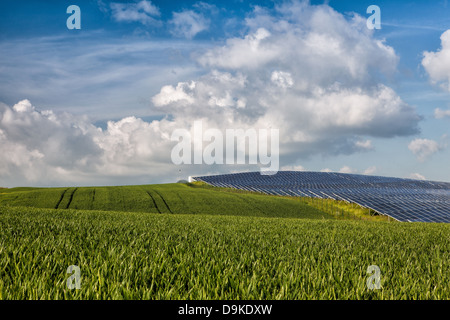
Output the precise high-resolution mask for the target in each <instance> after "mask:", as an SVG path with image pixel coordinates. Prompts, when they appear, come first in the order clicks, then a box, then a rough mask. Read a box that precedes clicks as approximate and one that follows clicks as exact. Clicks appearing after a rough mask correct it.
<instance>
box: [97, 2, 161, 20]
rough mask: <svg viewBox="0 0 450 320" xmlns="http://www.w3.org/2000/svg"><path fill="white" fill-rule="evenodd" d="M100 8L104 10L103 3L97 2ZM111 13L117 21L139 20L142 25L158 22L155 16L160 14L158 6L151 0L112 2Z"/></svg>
mask: <svg viewBox="0 0 450 320" xmlns="http://www.w3.org/2000/svg"><path fill="white" fill-rule="evenodd" d="M99 6H100V9H101V10H102V9H103V10H104V4H103V3H102V2H99ZM110 8H111V14H112V16H113V18H114V20H116V21H118V22H140V23H142V24H144V25H152V24H159V23H160V22H159V21H158V20H156V19H155V17H159V16H160V12H159V9H158V7H156V6H155V5H153V4H152V2H151V1H146V0H141V1H139V2H136V3H120V2H112V3H111V4H110Z"/></svg>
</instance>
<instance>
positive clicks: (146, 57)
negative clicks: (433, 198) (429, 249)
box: [0, 0, 450, 187]
mask: <svg viewBox="0 0 450 320" xmlns="http://www.w3.org/2000/svg"><path fill="white" fill-rule="evenodd" d="M73 4H74V5H78V6H79V7H80V9H81V29H80V30H69V29H67V27H66V20H67V18H68V17H69V16H70V15H69V14H67V13H66V9H67V7H68V6H69V5H73ZM373 4H375V5H378V6H379V7H380V9H381V27H382V28H381V29H380V30H368V29H367V28H366V29H365V28H364V25H365V20H366V19H367V18H368V17H369V16H370V14H367V13H366V9H367V7H368V6H370V5H373ZM320 19H323V21H321V20H320ZM449 29H450V4H448V2H447V1H433V2H430V1H339V0H335V1H333V0H330V1H311V2H304V1H204V2H202V1H156V0H155V1H127V2H124V1H106V0H104V1H94V0H91V1H81V0H80V1H56V0H55V1H45V2H37V1H22V2H20V4H19V3H15V2H12V1H7V2H6V1H2V2H0V142H1V144H0V151H1V155H0V157H1V159H0V163H1V165H0V185H2V186H8V187H12V186H19V185H36V186H59V185H69V184H71V185H111V184H134V183H136V184H138V183H159V182H172V181H174V180H177V179H179V178H186V176H187V175H191V174H192V175H199V174H210V173H211V174H214V173H226V172H235V171H239V170H255V169H257V168H256V167H254V166H232V165H228V166H225V165H224V166H220V165H215V166H207V165H182V166H176V165H174V164H173V163H172V161H171V158H170V152H171V149H172V148H173V146H174V142H173V141H170V139H169V138H168V137H170V134H171V132H172V131H173V130H174V129H176V128H185V129H187V130H189V129H191V128H192V123H193V121H195V120H198V119H205V121H208V126H209V127H211V128H218V129H220V130H225V129H227V128H229V127H240V128H252V127H258V126H263V127H264V126H266V125H267V126H268V125H269V124H270V126H275V127H277V128H280V130H281V131H280V149H281V154H280V164H281V168H282V169H286V170H288V169H294V170H310V171H320V170H331V171H341V172H354V173H366V174H376V175H386V176H395V177H404V178H426V179H429V180H439V181H450V170H449V169H448V168H449V165H448V163H449V160H450V148H449V147H448V146H447V145H448V141H449V140H448V139H449V137H448V135H449V134H450V132H449V125H450V111H449V110H450V104H449V97H450V86H449V81H450V45H449V46H447V47H445V45H444V42H445V41H442V42H441V37H443V39H444V40H445V39H447V38H445V36H444V34H445V32H446V31H447V30H449ZM261 30H264V31H261ZM258 37H259V38H258ZM449 38H450V37H449ZM252 39H253V40H252ZM255 39H256V40H255ZM252 41H253V42H252ZM255 41H256V42H255ZM255 43H256V45H255ZM443 45H444V47H443ZM447 50H448V51H447ZM316 52H318V53H317V54H316ZM424 52H428V58H427V59H425V55H424ZM274 76H276V77H275V78H277V77H278V78H277V79H282V80H283V81H284V82H283V83H284V84H285V83H286V80H287V79H288V80H289V81H291V82H292V85H289V86H285V85H279V84H280V83H279V82H278V87H277V86H276V84H277V83H276V82H274ZM239 79H245V81H244V80H243V82H242V83H241V82H239ZM270 79H272V81H271V80H270ZM289 81H288V82H289ZM238 82H239V85H238V84H237V83H238ZM244 82H245V83H244ZM192 83H195V88H194V87H190V86H189V85H190V84H192ZM289 83H290V82H289ZM164 88H165V89H164ZM225 93H226V94H227V95H228V96H225ZM206 96H207V97H208V98H206ZM180 97H188V98H189V103H187V102H186V101H187V100H186V99H185V100H184V102H183V100H182V98H180ZM226 97H231V98H230V99H231V100H233V101H245V102H246V103H245V108H239V107H237V106H236V105H233V104H232V103H231V104H229V105H227V106H225V107H223V106H221V105H220V104H219V103H216V105H211V103H210V102H211V101H212V100H211V99H213V100H214V99H215V100H214V101H226ZM180 99H181V100H180ZM224 99H225V100H224ZM333 99H335V100H333ZM334 102H336V103H334ZM205 125H206V123H205Z"/></svg>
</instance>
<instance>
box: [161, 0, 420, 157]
mask: <svg viewBox="0 0 450 320" xmlns="http://www.w3.org/2000/svg"><path fill="white" fill-rule="evenodd" d="M276 10H277V15H271V14H269V13H268V11H267V10H261V9H258V8H257V9H255V12H254V13H253V15H252V16H251V17H250V18H248V19H247V20H246V21H247V26H248V28H249V32H248V34H246V35H244V36H243V37H242V38H231V39H228V40H227V41H226V43H225V44H224V45H223V46H219V47H215V48H212V49H210V50H207V51H206V53H205V54H203V55H201V56H199V57H198V59H197V60H198V62H199V63H200V65H202V66H203V67H204V69H205V74H204V75H203V76H201V77H199V78H197V79H195V83H196V85H195V88H193V89H191V88H187V87H186V86H185V85H183V83H184V82H180V83H179V84H178V85H172V86H171V88H179V86H180V89H181V90H183V91H184V94H185V95H186V96H189V99H188V100H189V104H187V103H185V104H180V103H179V101H178V100H177V99H178V98H177V96H179V95H180V94H181V92H179V91H177V90H174V89H173V90H172V89H171V90H168V88H167V87H163V89H162V90H161V92H160V93H159V94H157V95H156V96H154V103H156V104H157V105H158V106H160V107H163V108H164V110H165V111H166V112H168V113H170V114H171V115H172V116H174V118H175V121H176V119H185V120H186V119H190V120H191V121H192V120H193V119H196V118H207V119H208V120H209V122H210V123H211V124H212V125H214V126H215V127H216V128H220V129H225V128H228V127H239V128H247V127H255V128H261V127H263V128H268V127H271V128H277V129H280V137H281V142H282V144H283V145H284V146H282V156H284V160H285V163H289V162H291V163H295V162H296V161H297V160H298V159H300V158H304V157H308V156H310V155H314V154H328V155H330V154H331V155H335V154H352V153H355V152H362V151H370V150H372V149H373V147H372V144H371V140H370V139H367V138H369V137H382V138H391V137H395V136H408V135H411V134H415V133H418V131H419V129H418V122H419V121H420V120H421V117H420V116H418V115H417V113H416V112H415V110H414V108H412V107H411V106H409V105H408V104H407V103H405V102H404V101H403V100H402V99H401V98H400V97H399V96H398V95H397V94H396V92H395V91H394V90H393V89H391V88H389V87H388V86H386V85H384V84H382V83H381V78H378V76H376V75H377V74H379V72H382V73H384V74H385V75H390V74H392V73H394V72H395V70H396V65H397V61H398V57H397V56H396V54H395V52H394V50H393V49H392V48H391V47H389V46H387V45H386V44H385V43H383V42H381V41H379V40H376V39H374V38H373V37H372V33H371V32H369V31H368V30H367V27H366V24H365V19H363V18H362V17H359V16H355V17H354V18H353V19H351V20H346V19H345V18H344V17H343V16H342V15H341V14H339V13H337V12H336V11H334V10H333V9H331V8H330V7H328V6H310V5H305V4H304V3H297V2H292V3H291V4H290V5H287V4H286V5H283V6H281V7H277V8H276ZM294 12H295V14H294ZM274 16H275V17H274ZM172 99H174V100H176V102H173V103H169V102H168V103H165V104H164V103H162V101H171V100H172ZM191 99H192V100H191ZM188 100H187V99H185V100H183V101H188Z"/></svg>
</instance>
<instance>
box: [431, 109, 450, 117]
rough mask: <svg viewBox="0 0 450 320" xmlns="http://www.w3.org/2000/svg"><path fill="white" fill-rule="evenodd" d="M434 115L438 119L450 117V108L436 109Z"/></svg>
mask: <svg viewBox="0 0 450 320" xmlns="http://www.w3.org/2000/svg"><path fill="white" fill-rule="evenodd" d="M434 117H435V118H436V119H443V118H450V109H448V110H442V109H439V108H436V109H434Z"/></svg>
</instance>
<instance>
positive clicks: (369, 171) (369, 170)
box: [363, 166, 377, 175]
mask: <svg viewBox="0 0 450 320" xmlns="http://www.w3.org/2000/svg"><path fill="white" fill-rule="evenodd" d="M375 172H377V167H375V166H372V167H369V168H367V169H366V170H364V172H363V174H367V175H371V174H374V173H375Z"/></svg>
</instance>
